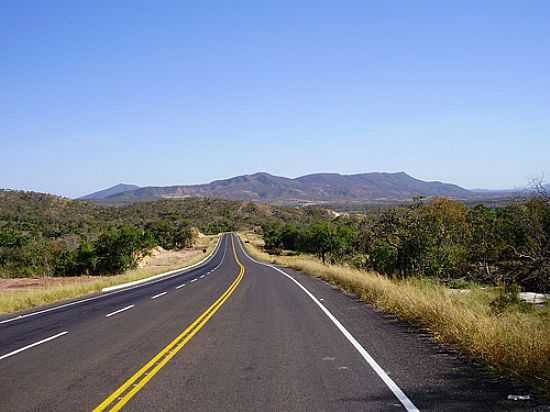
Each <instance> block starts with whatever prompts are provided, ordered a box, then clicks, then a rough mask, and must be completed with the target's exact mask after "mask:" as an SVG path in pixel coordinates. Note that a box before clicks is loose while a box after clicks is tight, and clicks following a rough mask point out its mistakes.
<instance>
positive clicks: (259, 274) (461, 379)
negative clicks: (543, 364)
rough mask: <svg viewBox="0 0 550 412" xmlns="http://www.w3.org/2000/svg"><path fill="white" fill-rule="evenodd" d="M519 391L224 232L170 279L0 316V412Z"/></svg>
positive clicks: (504, 404) (471, 403)
mask: <svg viewBox="0 0 550 412" xmlns="http://www.w3.org/2000/svg"><path fill="white" fill-rule="evenodd" d="M518 392H519V393H524V392H525V390H524V389H522V388H520V387H518V386H515V385H514V384H512V383H510V382H508V381H505V380H502V379H499V378H496V377H494V376H492V375H489V374H488V373H486V372H485V371H484V370H483V369H482V368H480V367H478V366H475V365H474V364H472V363H470V362H468V361H466V360H464V359H463V358H462V357H460V356H459V355H457V354H455V353H453V352H452V351H449V350H447V349H444V348H443V347H441V346H439V345H436V344H435V343H433V342H432V341H431V340H430V339H429V337H428V336H427V335H426V334H424V333H422V332H421V331H419V330H418V329H416V328H415V327H413V326H411V325H409V324H405V323H403V322H399V321H397V320H396V319H394V318H393V317H390V316H387V315H384V314H382V313H380V312H377V311H376V310H374V309H373V308H372V307H371V306H370V305H367V304H364V303H362V302H359V301H358V300H357V299H355V298H354V297H352V296H348V295H346V294H344V293H342V292H340V291H339V290H336V289H335V288H334V287H332V286H330V285H329V284H327V283H325V282H323V281H320V280H317V279H314V278H312V277H309V276H307V275H304V274H301V273H298V272H295V271H292V270H287V269H283V270H282V269H280V268H274V267H271V266H269V265H265V264H261V263H259V262H255V261H254V260H253V259H251V258H250V257H249V256H248V255H247V254H246V253H245V251H244V249H243V245H242V244H241V242H240V240H239V239H238V237H237V236H235V235H232V234H226V235H223V237H222V238H221V240H220V243H219V247H218V249H217V250H216V251H215V253H214V254H213V256H212V257H211V258H210V259H209V260H207V261H206V262H205V263H204V264H202V265H200V266H197V267H195V268H193V269H190V270H187V271H182V273H178V274H176V275H174V276H171V277H169V278H166V279H161V280H157V281H154V282H151V283H146V284H143V285H139V286H135V287H132V288H130V289H127V290H121V291H116V292H111V293H107V294H104V295H98V296H96V297H93V298H92V299H89V300H88V299H86V300H84V301H78V300H77V301H75V302H73V303H71V304H69V305H66V304H63V305H57V306H51V307H48V308H45V309H41V310H35V311H33V312H30V313H29V314H27V315H24V316H21V317H17V316H13V317H9V316H5V317H3V318H1V319H0V410H1V411H92V410H95V411H110V410H114V411H116V410H130V411H217V410H233V411H399V410H407V411H415V410H422V411H424V410H433V411H441V410H444V411H492V410H495V411H497V410H525V411H528V410H529V411H531V410H539V409H540V410H548V409H547V408H546V406H545V405H541V404H536V403H534V402H532V401H527V402H522V401H519V402H518V401H516V402H514V401H508V400H507V395H508V394H514V393H518Z"/></svg>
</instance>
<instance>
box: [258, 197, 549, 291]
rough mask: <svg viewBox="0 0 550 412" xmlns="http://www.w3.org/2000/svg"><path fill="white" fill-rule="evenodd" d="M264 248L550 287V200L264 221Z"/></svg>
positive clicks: (447, 278) (401, 270) (381, 269)
mask: <svg viewBox="0 0 550 412" xmlns="http://www.w3.org/2000/svg"><path fill="white" fill-rule="evenodd" d="M262 229H263V230H262V233H263V235H264V240H265V244H266V249H267V250H268V251H269V252H270V253H272V254H278V253H280V252H281V251H282V250H290V251H293V252H296V253H310V254H314V255H316V256H318V257H319V259H321V260H322V261H323V262H326V263H340V264H342V263H344V264H347V265H349V266H352V267H355V268H357V269H362V270H373V271H376V272H378V273H381V274H384V275H387V276H388V277H390V278H398V279H405V278H409V277H419V276H421V277H427V278H430V279H435V280H438V281H441V282H444V283H446V284H448V285H449V286H451V287H453V286H460V285H461V284H468V282H477V283H483V284H490V285H505V286H506V287H509V288H510V290H511V289H518V288H522V289H524V290H529V291H532V292H550V276H549V274H550V201H549V200H548V199H546V198H544V197H539V198H533V199H530V200H528V201H520V202H516V203H513V204H510V205H508V206H506V207H501V208H488V207H486V206H483V205H478V206H475V207H473V208H468V207H466V206H465V205H464V204H463V203H461V202H458V201H453V200H448V199H444V198H435V199H432V200H429V201H423V200H422V199H419V200H418V201H417V202H416V203H415V204H413V205H410V206H403V207H393V208H386V209H384V210H382V211H380V212H379V213H377V214H374V215H360V216H358V215H340V216H338V217H336V218H333V219H325V220H320V221H318V222H315V223H313V224H300V223H299V222H292V223H287V224H280V223H274V224H265V225H263V228H262Z"/></svg>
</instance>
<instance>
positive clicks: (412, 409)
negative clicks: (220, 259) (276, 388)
mask: <svg viewBox="0 0 550 412" xmlns="http://www.w3.org/2000/svg"><path fill="white" fill-rule="evenodd" d="M238 243H239V245H240V247H241V250H242V251H243V253H244V255H245V256H246V257H247V258H248V259H250V260H252V261H253V262H255V263H257V264H259V265H262V266H267V267H270V268H272V269H275V270H276V271H277V272H280V273H281V274H283V275H284V276H286V277H287V278H289V279H290V280H291V281H292V282H294V283H295V284H296V285H297V286H298V287H299V288H300V289H302V290H303V291H304V292H305V293H306V295H308V296H309V297H310V298H311V300H313V302H315V303H316V304H317V306H319V308H321V310H322V311H323V313H324V314H325V315H327V317H328V318H329V319H330V320H331V321H332V323H334V325H336V327H337V328H338V330H340V332H342V334H343V335H344V336H345V337H346V338H347V340H348V341H349V342H350V343H351V344H352V345H353V347H354V348H355V349H356V350H357V351H358V352H359V354H360V355H361V356H362V357H363V359H365V361H366V362H367V363H368V364H369V365H370V367H371V368H372V369H373V370H374V371H375V372H376V374H377V375H378V376H379V377H380V379H382V381H383V382H384V383H385V384H386V386H387V387H388V388H389V389H390V390H391V391H392V392H393V394H394V395H395V397H396V398H397V399H398V400H399V402H401V404H402V405H403V407H404V408H405V409H406V410H407V411H408V412H419V409H418V408H417V407H416V406H415V405H414V403H412V401H411V400H410V399H409V398H408V397H407V395H405V393H404V392H403V391H402V390H401V388H400V387H399V386H397V384H396V383H395V382H394V381H393V379H392V378H390V377H389V376H388V374H387V373H386V371H384V369H382V367H381V366H380V365H379V364H378V363H377V362H376V361H375V360H374V358H373V357H372V356H371V355H370V354H369V353H368V352H367V351H366V349H365V348H363V346H361V344H360V343H359V342H358V341H357V339H355V337H354V336H353V335H352V334H351V333H350V332H349V331H348V330H347V329H346V328H345V327H344V325H342V324H341V323H340V321H339V320H338V319H336V317H335V316H334V315H333V314H332V313H331V312H330V311H329V310H328V309H327V308H326V307H325V306H324V305H323V304H322V303H321V302H319V300H317V298H316V297H315V296H313V295H312V294H311V292H310V291H309V290H307V289H306V288H305V287H304V286H303V285H302V284H301V283H300V282H298V281H297V280H296V279H294V278H293V277H292V276H290V275H289V274H288V273H286V272H285V271H283V270H282V269H279V268H278V267H276V266H273V265H269V264H267V263H263V262H259V261H257V260H256V259H254V258H252V257H250V256H249V255H248V253H246V251H245V249H244V247H243V245H242V243H241V242H238Z"/></svg>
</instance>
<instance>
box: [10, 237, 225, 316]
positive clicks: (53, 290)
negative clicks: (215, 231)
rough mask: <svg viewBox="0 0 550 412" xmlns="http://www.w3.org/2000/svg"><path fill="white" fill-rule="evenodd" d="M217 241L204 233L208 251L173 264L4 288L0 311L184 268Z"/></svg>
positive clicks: (199, 242)
mask: <svg viewBox="0 0 550 412" xmlns="http://www.w3.org/2000/svg"><path fill="white" fill-rule="evenodd" d="M217 243H218V236H204V237H201V238H199V239H198V240H197V244H196V247H197V248H198V249H206V253H202V251H201V252H200V253H198V254H195V255H193V256H191V257H189V259H187V260H185V261H184V262H180V263H178V264H177V265H173V266H162V267H148V268H147V267H146V268H139V269H133V270H129V271H127V272H125V273H123V274H121V275H115V276H103V277H96V278H94V280H92V281H89V279H86V278H83V280H82V282H78V281H76V282H74V283H69V284H61V285H59V284H58V285H51V286H45V287H40V288H33V289H28V290H25V289H23V290H16V291H10V290H3V291H2V292H1V293H0V314H2V313H11V312H17V311H21V310H26V309H30V308H33V307H36V306H40V305H46V304H50V303H55V302H59V301H62V300H66V299H74V298H77V297H81V296H84V295H88V294H92V293H99V292H100V291H101V289H103V288H106V287H109V286H114V285H119V284H121V283H126V282H131V281H134V280H139V279H143V278H146V277H149V276H154V275H158V274H160V273H164V272H169V271H171V270H175V269H180V268H185V267H188V266H191V265H193V264H195V263H197V262H199V261H201V260H202V259H204V257H205V256H208V255H209V254H210V253H211V252H212V251H213V250H214V248H215V247H216V245H217Z"/></svg>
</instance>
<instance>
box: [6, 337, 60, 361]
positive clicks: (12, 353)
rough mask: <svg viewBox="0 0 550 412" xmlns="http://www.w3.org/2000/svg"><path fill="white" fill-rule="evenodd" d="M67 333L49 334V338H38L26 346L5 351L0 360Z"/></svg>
mask: <svg viewBox="0 0 550 412" xmlns="http://www.w3.org/2000/svg"><path fill="white" fill-rule="evenodd" d="M67 333H69V331H65V332H61V333H58V334H57V335H53V336H50V337H49V338H46V339H42V340H39V341H38V342H34V343H31V344H30V345H27V346H23V347H22V348H19V349H17V350H14V351H13V352H10V353H6V354H5V355H2V356H0V360H2V359H6V358H9V357H10V356H13V355H17V354H18V353H20V352H23V351H24V350H27V349H30V348H34V347H35V346H38V345H41V344H42V343H46V342H49V341H51V340H54V339H57V338H59V337H60V336H63V335H66V334H67Z"/></svg>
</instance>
